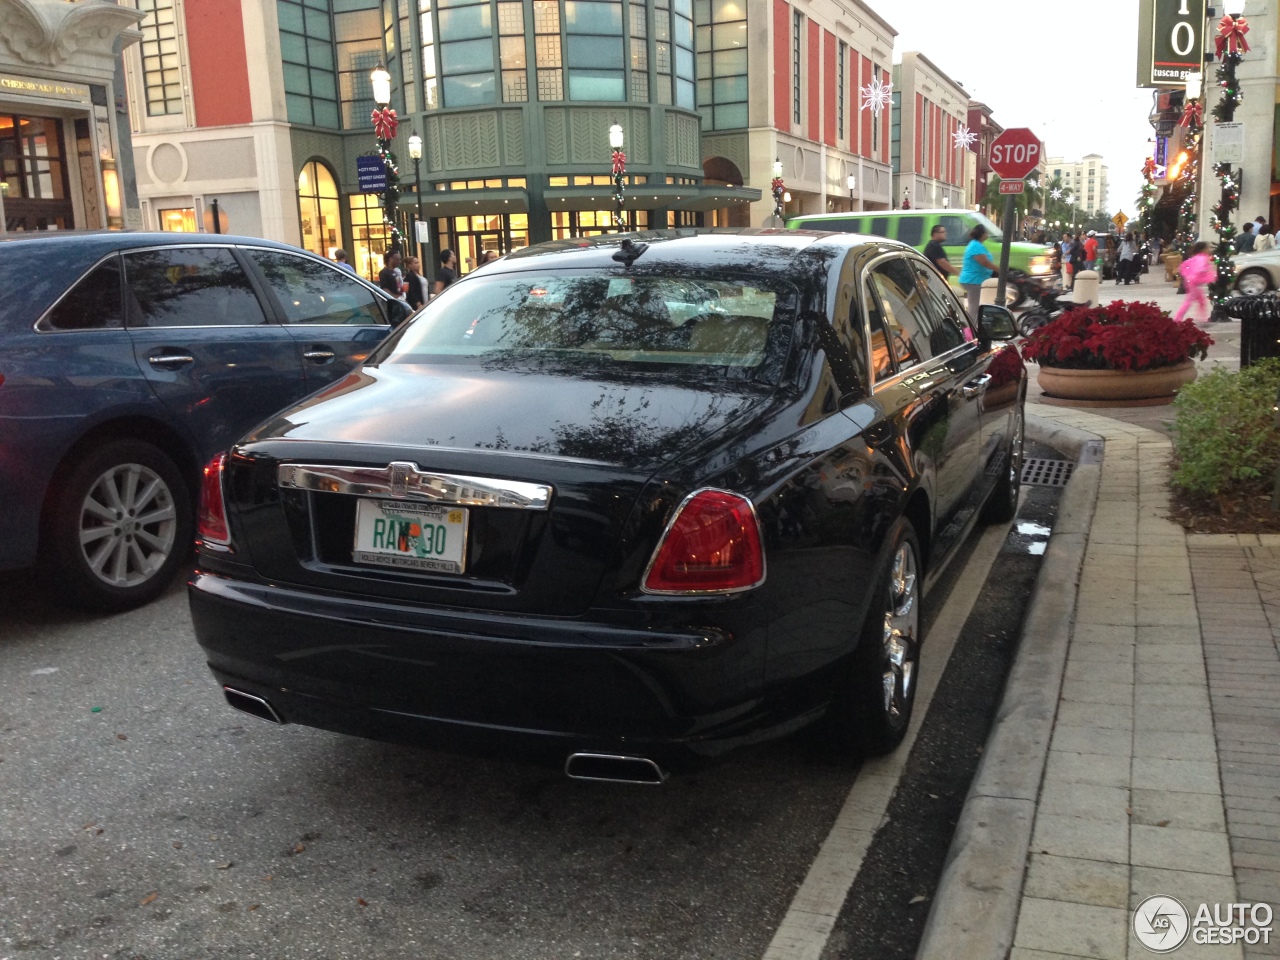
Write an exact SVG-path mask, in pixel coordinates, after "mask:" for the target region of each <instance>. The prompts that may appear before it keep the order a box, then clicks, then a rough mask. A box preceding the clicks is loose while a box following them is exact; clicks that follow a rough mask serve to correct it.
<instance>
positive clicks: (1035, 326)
mask: <svg viewBox="0 0 1280 960" xmlns="http://www.w3.org/2000/svg"><path fill="white" fill-rule="evenodd" d="M1050 319H1051V318H1050V316H1049V314H1047V313H1045V312H1044V311H1043V310H1028V311H1027V312H1026V313H1024V314H1023V315H1022V316H1021V317H1019V318H1018V332H1019V333H1020V334H1022V335H1023V336H1024V337H1029V336H1031V334H1033V333H1035V332H1036V331H1037V330H1039V329H1040V328H1041V327H1043V326H1044V325H1045V324H1046V323H1048V322H1049V320H1050Z"/></svg>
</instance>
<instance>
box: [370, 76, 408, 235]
mask: <svg viewBox="0 0 1280 960" xmlns="http://www.w3.org/2000/svg"><path fill="white" fill-rule="evenodd" d="M369 82H370V83H371V84H372V85H373V102H374V103H375V104H376V106H375V107H374V109H373V114H372V115H371V117H370V119H371V120H372V121H373V133H374V137H375V138H376V139H377V141H378V156H380V157H381V158H382V164H383V166H384V167H385V168H386V171H387V185H386V187H385V188H384V189H383V191H382V220H383V223H384V224H386V227H387V251H391V250H399V249H400V242H401V237H400V227H399V225H398V223H397V220H398V219H399V218H398V213H399V209H400V206H399V205H400V171H399V170H398V169H397V168H396V158H395V155H394V154H393V153H392V152H391V141H392V140H394V139H395V138H396V128H397V127H398V126H399V125H400V121H399V119H398V118H397V117H396V112H395V111H394V110H392V109H391V74H389V73H388V72H387V69H386V67H384V66H383V65H382V64H378V65H377V66H376V67H374V68H373V71H372V72H371V73H370V74H369Z"/></svg>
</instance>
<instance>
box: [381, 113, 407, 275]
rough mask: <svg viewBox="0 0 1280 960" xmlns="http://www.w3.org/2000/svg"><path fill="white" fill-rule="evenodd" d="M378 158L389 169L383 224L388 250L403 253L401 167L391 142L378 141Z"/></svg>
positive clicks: (383, 206)
mask: <svg viewBox="0 0 1280 960" xmlns="http://www.w3.org/2000/svg"><path fill="white" fill-rule="evenodd" d="M378 156H380V157H381V158H382V163H383V166H385V167H386V168H387V189H386V190H384V191H383V193H382V222H383V224H384V225H385V226H386V228H387V250H388V251H391V250H397V251H400V252H403V249H404V246H403V243H404V235H403V234H401V233H400V225H399V214H400V166H399V164H397V163H396V155H395V154H394V153H392V152H391V141H390V140H381V139H380V140H378Z"/></svg>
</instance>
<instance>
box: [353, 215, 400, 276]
mask: <svg viewBox="0 0 1280 960" xmlns="http://www.w3.org/2000/svg"><path fill="white" fill-rule="evenodd" d="M347 204H348V207H349V208H350V211H351V239H352V241H353V243H352V248H353V249H352V250H351V251H350V253H351V256H350V257H349V260H350V262H351V265H352V266H353V267H355V269H356V272H357V273H358V274H360V276H362V277H366V278H368V279H369V280H372V281H373V282H374V283H377V281H378V271H379V270H381V269H382V267H383V262H382V254H383V252H384V251H385V250H386V249H387V246H388V245H389V244H390V238H389V235H388V233H387V226H386V224H385V223H384V222H383V220H382V196H381V195H380V194H377V193H353V194H352V195H351V196H350V197H348V198H347Z"/></svg>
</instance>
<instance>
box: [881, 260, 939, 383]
mask: <svg viewBox="0 0 1280 960" xmlns="http://www.w3.org/2000/svg"><path fill="white" fill-rule="evenodd" d="M871 294H872V296H873V298H874V301H875V308H876V311H877V312H878V313H879V315H880V319H881V321H882V322H883V324H884V330H885V335H886V337H887V338H888V347H889V353H890V355H891V356H892V357H893V360H894V363H895V364H896V365H897V367H898V369H899V370H903V369H905V368H907V367H912V366H915V365H916V364H918V363H923V362H924V361H925V360H927V359H928V358H929V356H930V350H929V338H928V330H929V311H928V307H926V305H925V302H924V297H923V296H922V295H921V292H920V287H919V286H918V285H917V283H916V277H915V272H914V271H913V270H912V269H911V264H909V263H908V262H907V261H906V259H905V258H903V257H894V258H893V259H892V260H886V261H884V262H883V263H880V264H879V265H877V266H876V267H875V268H874V269H873V270H872V271H871Z"/></svg>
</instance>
